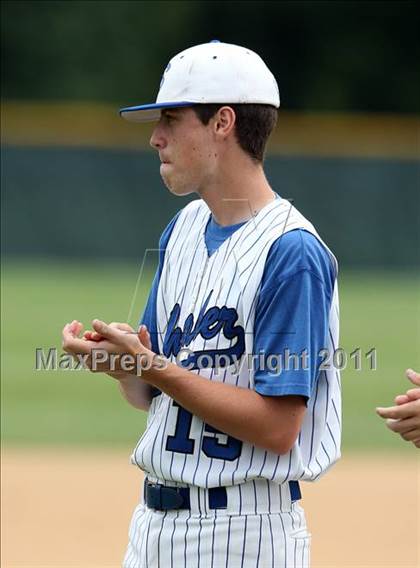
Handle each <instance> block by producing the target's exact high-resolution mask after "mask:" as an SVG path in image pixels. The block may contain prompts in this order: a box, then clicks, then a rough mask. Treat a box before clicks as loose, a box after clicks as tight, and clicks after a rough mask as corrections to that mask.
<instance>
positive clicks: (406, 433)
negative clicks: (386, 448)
mask: <svg viewBox="0 0 420 568" xmlns="http://www.w3.org/2000/svg"><path fill="white" fill-rule="evenodd" d="M405 374H406V376H407V378H408V379H409V380H410V381H411V382H412V383H413V384H414V385H416V386H417V388H415V389H409V390H408V391H407V392H406V394H399V395H398V396H396V397H395V404H396V406H388V407H386V408H384V407H378V408H377V409H376V412H377V413H378V415H379V416H380V417H381V418H385V419H386V425H387V426H388V428H389V429H390V430H392V431H393V432H396V433H397V434H399V435H400V436H401V437H402V438H403V439H404V440H406V441H407V442H412V443H413V444H414V445H415V446H416V448H420V388H419V387H420V373H416V372H415V371H413V369H407V370H406V372H405Z"/></svg>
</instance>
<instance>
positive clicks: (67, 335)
mask: <svg viewBox="0 0 420 568" xmlns="http://www.w3.org/2000/svg"><path fill="white" fill-rule="evenodd" d="M92 327H93V329H92V330H90V331H87V332H85V333H84V334H83V337H80V334H81V333H82V331H83V325H82V324H81V323H80V322H78V321H77V320H73V321H72V322H71V323H68V324H66V325H65V326H64V328H63V349H64V351H66V352H67V353H70V354H71V355H74V356H75V357H76V356H77V355H78V354H80V355H87V356H88V357H86V358H85V364H86V366H87V367H88V368H90V369H91V370H92V371H95V372H106V373H108V374H111V376H114V375H118V374H119V373H120V372H121V373H125V374H126V373H127V371H126V370H123V369H121V367H120V356H122V355H125V354H128V355H133V356H136V355H139V356H144V357H146V358H148V359H149V358H151V357H153V356H154V354H153V352H152V351H151V341H150V335H149V333H148V331H147V329H146V327H145V326H141V327H140V329H139V330H138V332H137V333H136V332H135V331H134V330H133V329H132V328H131V327H130V326H129V325H128V324H122V323H112V324H109V325H108V324H106V323H105V322H102V321H101V320H93V322H92ZM94 350H96V352H98V350H101V352H106V353H108V355H109V357H108V358H107V360H106V361H105V362H96V364H94V365H93V364H92V361H94V358H93V357H92V352H93V351H94ZM111 356H112V357H113V366H112V368H111V369H110V361H111ZM110 371H112V372H110ZM115 378H118V377H117V376H115Z"/></svg>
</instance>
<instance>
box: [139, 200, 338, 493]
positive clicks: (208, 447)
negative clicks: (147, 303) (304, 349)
mask: <svg viewBox="0 0 420 568" xmlns="http://www.w3.org/2000/svg"><path fill="white" fill-rule="evenodd" d="M209 216H210V211H209V209H208V207H207V205H206V204H205V203H204V202H203V201H202V200H196V201H193V202H192V203H190V204H189V205H187V207H185V208H184V209H183V210H182V211H181V213H180V215H179V217H178V219H177V221H176V224H175V226H174V229H173V231H172V234H171V237H170V239H169V242H168V247H167V250H166V251H165V259H164V264H163V269H162V274H161V278H160V283H159V288H158V297H157V323H158V338H159V347H160V351H161V353H164V354H165V356H167V357H168V359H170V360H172V361H175V360H177V359H178V361H179V359H184V363H185V364H186V365H189V366H190V367H192V370H191V372H194V373H197V374H200V375H201V376H204V377H207V378H208V379H209V380H212V381H221V382H226V383H229V384H233V385H237V386H241V387H244V388H251V389H252V388H254V380H253V379H254V376H253V369H252V368H251V365H250V364H249V357H248V356H249V355H251V354H252V353H253V328H254V316H255V307H256V303H257V300H258V293H259V287H260V283H261V278H262V274H263V270H264V266H265V260H266V258H267V254H268V251H269V249H270V247H271V245H272V243H273V242H274V240H276V239H278V238H279V237H280V236H281V235H282V234H284V233H286V232H288V231H291V230H293V229H297V228H302V229H305V230H306V231H309V232H310V233H312V234H313V235H314V236H315V237H316V238H317V239H319V240H320V242H321V243H322V244H323V246H325V248H326V249H327V250H328V248H327V247H326V245H325V244H324V243H323V242H322V240H321V239H320V237H319V235H318V234H317V232H316V230H315V228H314V227H313V225H312V224H311V223H310V222H309V221H307V220H306V219H305V218H304V217H303V216H302V215H301V214H300V213H299V212H298V211H297V209H296V208H295V207H293V206H292V205H291V204H290V203H289V202H288V201H286V200H283V199H276V200H274V201H273V202H271V203H270V204H268V205H267V206H266V207H264V208H263V209H262V210H261V211H260V212H259V213H258V214H257V215H256V216H255V217H253V218H252V219H250V220H249V221H248V222H247V223H245V224H244V225H243V226H241V227H240V228H239V229H238V230H237V231H235V233H233V235H232V236H231V237H230V238H228V239H227V240H226V241H225V242H224V243H223V244H222V245H221V246H220V247H219V248H218V249H217V250H216V251H215V252H214V254H212V255H211V256H209V255H208V251H207V248H206V245H205V240H204V232H205V227H206V225H207V222H208V220H209ZM328 252H329V253H330V256H331V259H332V262H333V263H334V264H335V266H336V260H335V258H334V256H333V255H332V253H331V252H330V251H329V250H328ZM338 318H339V309H338V292H337V283H335V286H334V293H333V299H332V304H331V310H330V317H329V340H328V345H326V346H325V347H326V348H327V349H328V350H329V352H330V353H332V352H333V351H334V349H335V348H336V347H337V346H338V337H339V336H338V333H339V322H338ZM216 355H217V356H218V357H219V361H224V362H225V366H220V367H219V368H214V366H212V365H213V364H214V360H215V357H216ZM200 356H201V366H199V365H198V361H197V360H198V359H199V357H200ZM206 361H207V366H205V365H206ZM232 362H233V364H232ZM203 363H204V365H203ZM198 367H200V368H198ZM340 438H341V388H340V377H339V372H338V371H336V370H335V369H334V368H329V369H325V370H323V371H322V372H320V374H319V377H318V380H317V381H316V383H315V388H314V392H313V393H312V396H311V397H310V399H309V401H308V409H307V412H306V414H305V418H304V422H303V426H302V429H301V432H300V435H299V437H298V439H297V440H296V443H295V445H294V447H293V448H292V450H291V451H290V452H289V453H288V454H285V455H282V456H279V455H276V454H274V453H272V452H269V451H265V450H263V449H262V448H258V447H256V446H253V445H251V444H248V443H245V442H239V441H238V440H235V439H233V438H231V437H230V436H227V435H225V434H223V433H220V432H218V431H217V430H215V429H214V428H211V427H210V426H208V425H206V424H204V423H203V421H202V420H200V419H199V418H198V417H196V416H192V415H190V414H189V413H187V412H186V411H185V410H184V409H182V408H180V407H179V406H178V405H177V404H176V403H174V401H173V400H172V399H171V398H170V397H168V396H167V395H166V394H164V393H161V394H159V395H158V396H156V397H155V398H154V399H153V400H152V404H151V407H150V410H149V415H148V421H147V428H146V431H145V433H144V434H143V436H142V437H141V439H140V440H139V442H138V444H137V446H136V448H135V450H134V452H133V455H132V462H133V463H135V464H137V465H138V466H139V467H140V468H141V469H142V470H143V471H145V472H146V473H147V476H148V478H149V479H150V480H152V481H159V482H161V483H162V482H163V483H169V484H175V485H176V484H177V483H180V484H188V485H192V486H197V487H202V488H206V487H216V486H232V485H238V484H242V483H244V482H247V481H250V480H253V479H258V478H263V479H267V480H271V481H275V482H277V483H283V482H285V481H288V480H307V481H313V480H315V479H317V478H318V477H319V476H320V475H322V474H323V473H324V472H325V471H326V470H327V469H328V468H329V467H330V466H331V465H332V464H333V463H334V462H335V461H336V460H337V459H338V458H339V456H340Z"/></svg>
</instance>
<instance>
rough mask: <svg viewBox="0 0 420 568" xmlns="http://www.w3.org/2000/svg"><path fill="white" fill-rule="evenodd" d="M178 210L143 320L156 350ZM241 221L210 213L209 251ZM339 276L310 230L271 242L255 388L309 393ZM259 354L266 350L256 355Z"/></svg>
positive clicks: (165, 236) (258, 320)
mask: <svg viewBox="0 0 420 568" xmlns="http://www.w3.org/2000/svg"><path fill="white" fill-rule="evenodd" d="M178 215H179V213H178V214H177V215H176V216H175V217H174V218H173V219H172V221H171V222H170V223H169V225H168V226H167V227H166V229H165V230H164V231H163V233H162V236H161V238H160V241H159V249H160V251H161V252H160V255H159V266H158V269H157V271H156V274H155V277H154V280H153V284H152V288H151V291H150V294H149V298H148V301H147V304H146V307H145V310H144V313H143V316H142V318H141V322H140V323H143V324H145V325H146V326H147V327H148V329H149V332H150V335H151V339H152V349H153V351H154V352H155V353H159V352H160V351H159V345H158V341H157V322H156V299H157V290H158V286H159V279H160V275H161V273H162V268H163V262H164V258H165V249H166V247H167V244H168V241H169V238H170V236H171V233H172V230H173V228H174V226H175V223H176V221H177V218H178ZM242 225H243V223H239V224H236V225H230V226H228V227H222V226H220V225H218V224H217V223H216V221H215V220H214V219H213V217H211V218H210V221H209V223H208V225H207V228H206V232H205V241H206V246H207V249H208V251H209V254H210V255H211V254H213V253H214V251H215V250H217V248H218V247H220V245H221V244H222V243H223V242H224V241H225V240H226V239H228V238H229V237H230V236H231V235H232V234H233V233H234V232H235V231H236V230H238V229H239V228H240V227H241V226H242ZM335 276H336V275H335V271H334V267H333V264H332V262H331V258H330V255H329V253H328V252H327V251H326V249H325V248H324V247H323V245H321V243H320V242H319V241H318V239H317V238H316V237H314V236H313V235H312V234H311V233H309V232H307V231H305V230H303V229H295V230H293V231H289V232H288V233H285V234H284V235H282V236H281V237H279V238H278V239H277V240H276V241H274V243H273V244H272V246H271V248H270V251H269V253H268V255H267V259H266V263H265V268H264V273H263V277H262V280H261V289H260V295H259V300H258V303H257V306H256V312H255V324H254V350H253V354H254V355H255V369H256V370H255V390H256V391H257V392H258V393H260V394H262V395H268V396H285V395H301V396H304V397H306V398H309V397H310V396H311V394H312V392H313V389H314V386H315V384H316V380H317V377H318V372H319V371H318V369H319V365H320V363H321V358H320V357H319V353H320V351H321V350H322V349H324V348H325V347H326V346H327V343H328V342H327V338H328V318H329V310H330V306H331V300H332V294H333V287H334V280H335ZM305 352H306V354H307V356H306V357H305ZM259 354H265V355H264V357H261V356H260V357H258V355H259ZM270 354H271V355H273V356H274V357H272V358H271V362H270V360H269V359H268V355H270ZM297 358H298V359H297ZM296 362H297V364H296ZM287 363H288V368H287Z"/></svg>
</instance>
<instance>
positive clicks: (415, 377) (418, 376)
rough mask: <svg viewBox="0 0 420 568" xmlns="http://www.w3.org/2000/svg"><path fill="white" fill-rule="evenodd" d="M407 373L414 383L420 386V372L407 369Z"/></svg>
mask: <svg viewBox="0 0 420 568" xmlns="http://www.w3.org/2000/svg"><path fill="white" fill-rule="evenodd" d="M405 374H406V376H407V378H409V379H410V381H411V382H412V383H413V384H414V385H417V386H419V387H420V373H416V371H413V369H407V370H406V372H405Z"/></svg>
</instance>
